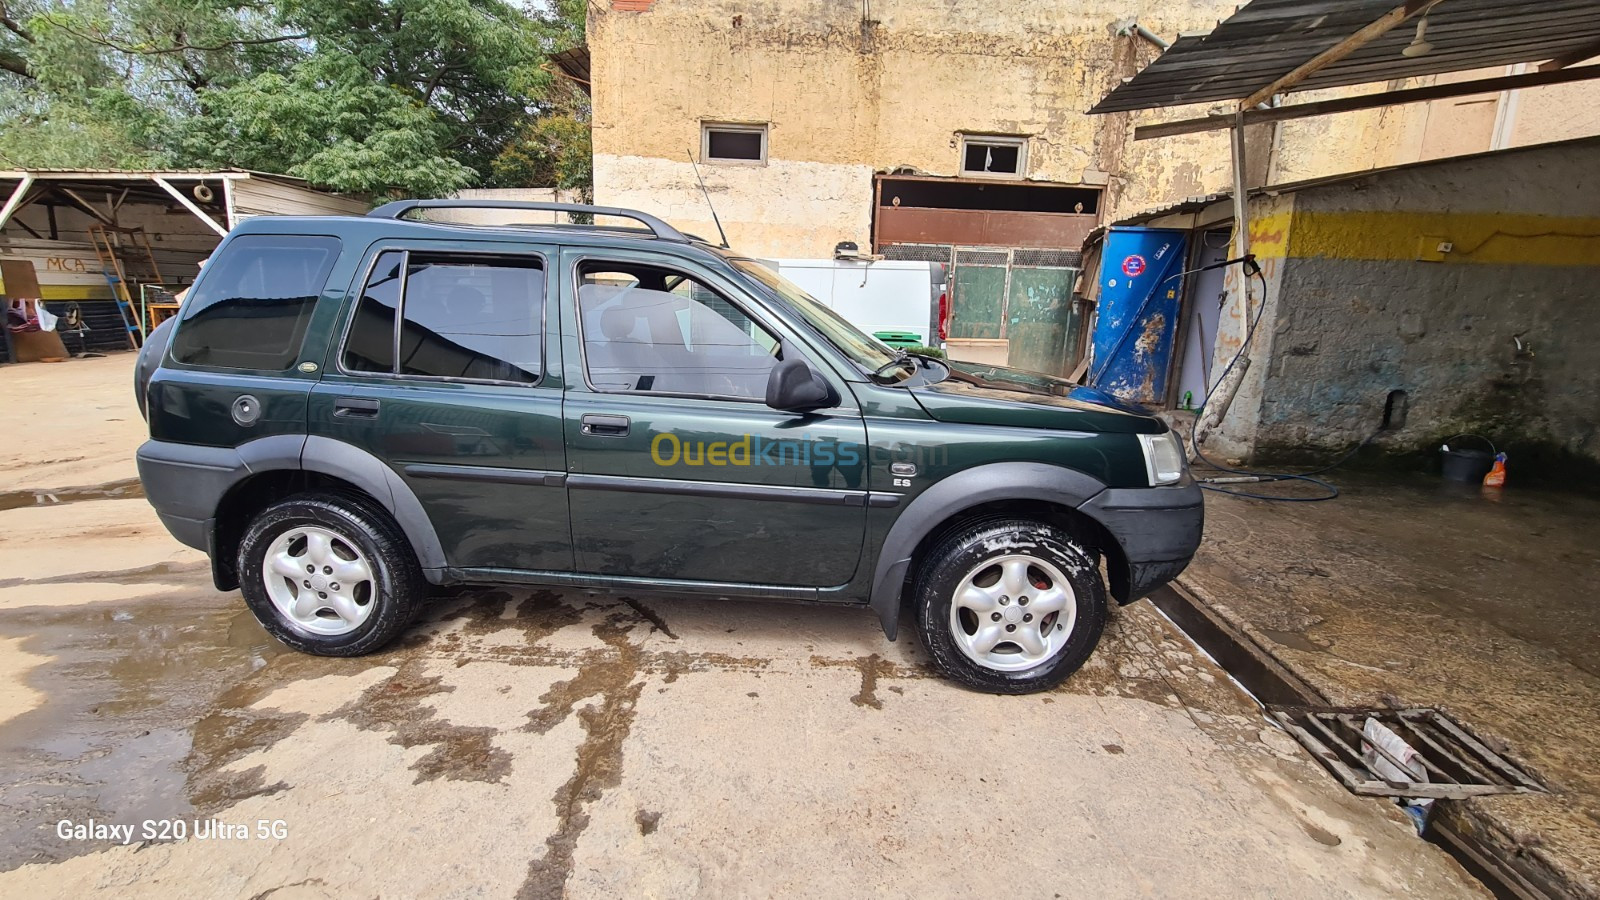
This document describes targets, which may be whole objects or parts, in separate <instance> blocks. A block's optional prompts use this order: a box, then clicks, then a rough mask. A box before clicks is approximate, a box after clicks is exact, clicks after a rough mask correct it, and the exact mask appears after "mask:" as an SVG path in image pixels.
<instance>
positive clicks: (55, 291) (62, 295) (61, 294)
mask: <svg viewBox="0 0 1600 900" xmlns="http://www.w3.org/2000/svg"><path fill="white" fill-rule="evenodd" d="M5 291H6V286H5V282H4V281H3V280H0V294H4V293H5ZM39 292H40V293H41V294H44V297H43V299H45V300H49V301H52V302H54V301H56V300H60V301H63V302H65V301H67V300H110V299H111V288H110V286H108V285H101V286H99V287H95V286H94V285H88V284H41V285H39ZM7 296H10V295H7Z"/></svg>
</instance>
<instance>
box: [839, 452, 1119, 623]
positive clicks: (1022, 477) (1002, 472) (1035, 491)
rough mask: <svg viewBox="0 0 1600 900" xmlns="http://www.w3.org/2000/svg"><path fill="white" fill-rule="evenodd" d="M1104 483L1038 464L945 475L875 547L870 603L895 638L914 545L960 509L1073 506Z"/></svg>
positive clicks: (999, 465)
mask: <svg viewBox="0 0 1600 900" xmlns="http://www.w3.org/2000/svg"><path fill="white" fill-rule="evenodd" d="M1105 489H1106V486H1105V484H1104V483H1103V482H1101V481H1100V480H1099V479H1097V478H1094V477H1093V476H1090V475H1085V474H1084V473H1082V472H1079V471H1077V470H1076V469H1068V468H1064V467H1062V466H1052V465H1049V464H1048V463H1037V462H1004V463H991V464H989V465H986V466H978V467H976V468H972V469H967V470H966V471H963V472H958V473H956V474H954V475H951V476H950V477H948V478H945V479H943V480H942V481H940V482H938V483H937V484H935V485H933V486H932V487H930V488H928V489H927V490H925V491H923V492H922V493H921V494H918V495H917V498H916V499H915V500H912V501H911V504H910V505H909V506H907V507H906V509H905V511H904V512H902V513H901V514H900V517H899V518H897V519H895V523H894V525H893V526H892V527H890V529H889V534H888V535H887V536H886V537H884V539H883V546H882V547H881V548H879V550H878V563H877V567H876V569H875V570H874V572H873V575H872V596H871V601H870V605H871V607H872V610H873V611H874V612H876V613H877V614H878V621H879V622H881V623H882V624H883V633H884V634H885V635H887V636H888V638H889V640H891V641H892V640H894V639H895V635H896V634H897V633H898V632H899V625H900V595H901V589H902V587H903V586H904V585H905V580H906V570H907V569H908V568H909V567H910V566H911V557H912V555H913V554H914V553H915V552H916V549H917V545H919V544H921V543H922V540H923V539H924V538H926V537H927V536H928V535H929V534H930V533H932V531H933V530H934V529H935V528H937V527H939V525H940V523H942V522H944V521H945V520H946V519H949V518H950V517H951V516H953V515H955V514H956V513H959V512H961V511H962V510H964V509H971V508H972V507H974V506H978V505H980V504H984V503H993V502H995V501H997V500H1043V501H1046V502H1050V503H1058V504H1060V505H1062V506H1066V507H1070V508H1072V509H1076V508H1078V507H1079V506H1081V505H1083V503H1085V502H1086V501H1088V500H1090V499H1092V498H1093V497H1095V495H1097V494H1099V493H1100V492H1101V491H1103V490H1105Z"/></svg>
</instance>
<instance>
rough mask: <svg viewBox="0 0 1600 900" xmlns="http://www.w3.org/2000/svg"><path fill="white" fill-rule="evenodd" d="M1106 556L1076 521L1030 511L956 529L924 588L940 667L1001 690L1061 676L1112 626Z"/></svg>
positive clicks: (1039, 687) (939, 550)
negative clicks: (1053, 521)
mask: <svg viewBox="0 0 1600 900" xmlns="http://www.w3.org/2000/svg"><path fill="white" fill-rule="evenodd" d="M1096 558H1097V557H1096V555H1095V553H1094V552H1093V551H1092V550H1091V549H1089V547H1088V546H1087V545H1085V544H1084V543H1083V542H1082V541H1081V540H1080V539H1078V538H1076V537H1073V536H1072V535H1070V534H1069V533H1067V532H1066V531H1064V530H1062V529H1060V528H1057V527H1055V526H1052V525H1047V524H1044V523H1041V522H1034V521H1028V520H1022V519H1017V520H1006V521H992V520H991V521H986V522H979V523H974V524H972V525H968V526H966V527H963V528H960V529H958V530H957V531H955V532H954V533H952V534H951V535H949V536H948V537H946V538H945V539H944V540H943V541H941V542H940V544H939V545H938V546H937V547H935V548H934V550H933V552H932V553H931V554H930V555H929V557H928V560H927V562H926V564H925V565H924V567H923V572H924V573H925V574H924V575H923V577H922V578H920V579H919V580H918V582H917V585H916V587H915V589H914V598H915V602H916V604H917V624H918V626H919V627H920V630H921V632H922V640H923V644H924V646H926V647H927V650H928V654H929V656H931V657H932V660H933V664H934V667H935V668H937V669H938V670H939V672H940V674H942V675H944V676H945V677H947V678H950V679H952V680H954V681H956V682H958V683H960V684H963V685H965V686H967V687H970V688H973V689H974V690H979V691H986V692H989V693H996V694H1026V693H1032V692H1034V691H1043V690H1048V689H1050V688H1053V687H1055V686H1056V685H1058V684H1060V683H1061V682H1062V681H1064V680H1065V679H1066V678H1067V676H1069V675H1071V674H1072V673H1073V672H1076V671H1077V670H1078V668H1079V667H1080V666H1082V665H1083V664H1084V662H1086V661H1087V660H1088V659H1089V655H1090V654H1091V653H1093V652H1094V648H1095V645H1096V644H1098V643H1099V641H1100V633H1101V631H1103V630H1104V628H1105V620H1106V591H1105V585H1104V583H1103V582H1102V580H1101V578H1100V570H1099V566H1098V565H1097V563H1096Z"/></svg>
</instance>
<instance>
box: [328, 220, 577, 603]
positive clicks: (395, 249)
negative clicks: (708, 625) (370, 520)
mask: <svg viewBox="0 0 1600 900" xmlns="http://www.w3.org/2000/svg"><path fill="white" fill-rule="evenodd" d="M547 259H548V257H547V255H546V254H545V253H543V252H541V251H540V250H539V249H538V248H530V247H528V246H527V245H525V244H497V243H492V242H471V243H467V242H431V241H413V242H409V243H395V244H381V245H378V246H376V247H374V248H373V250H372V251H370V252H369V261H368V266H367V269H366V270H365V274H364V277H363V279H361V280H358V281H357V282H356V288H355V290H356V292H357V293H356V295H355V297H354V298H353V301H352V302H351V303H349V304H347V308H348V309H349V310H350V312H347V315H349V316H350V319H349V324H348V326H347V329H346V331H345V333H344V339H343V342H342V343H341V344H340V345H339V346H338V347H337V348H335V350H334V358H332V359H330V360H329V362H328V364H327V367H326V374H325V375H324V377H323V379H322V381H321V383H319V384H318V385H317V387H316V389H315V390H314V391H313V392H312V396H311V408H310V423H311V433H312V434H313V435H321V436H324V437H328V438H332V439H334V440H337V441H341V442H343V443H347V444H352V445H354V446H355V447H357V448H359V449H361V450H364V451H366V452H367V453H370V454H372V455H373V456H376V457H378V458H379V459H380V460H382V461H383V462H384V463H385V464H387V465H388V466H389V467H390V468H392V469H393V470H394V472H395V474H396V475H398V476H399V477H400V479H401V480H402V481H404V482H405V484H406V486H407V487H409V488H410V489H411V490H412V491H413V492H414V493H415V494H416V495H417V499H418V500H419V501H420V502H421V504H422V506H423V508H424V509H425V510H426V512H427V514H428V518H429V519H430V520H431V521H432V523H433V527H434V530H435V531H436V532H438V535H439V540H440V543H441V545H442V546H443V549H444V554H445V558H446V560H447V561H448V563H449V564H450V565H451V566H454V567H457V568H467V569H489V568H492V569H515V570H544V571H558V572H570V571H571V570H572V547H571V541H570V535H569V532H568V530H567V527H568V526H567V504H566V491H565V489H564V488H563V487H562V484H561V482H562V474H563V472H564V470H565V468H566V454H565V448H564V446H563V443H562V435H561V366H560V355H559V354H560V342H559V339H557V338H554V337H549V338H548V339H547V335H553V333H554V332H555V331H556V329H555V328H554V327H547V323H553V322H554V321H555V307H556V304H554V303H553V302H546V298H547V294H553V292H552V291H551V290H550V280H549V279H548V278H547V274H548V272H549V266H548V265H547ZM547 343H548V346H547Z"/></svg>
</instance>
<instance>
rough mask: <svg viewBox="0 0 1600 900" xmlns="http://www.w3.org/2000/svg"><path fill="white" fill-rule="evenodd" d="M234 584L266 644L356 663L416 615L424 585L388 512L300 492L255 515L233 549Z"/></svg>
mask: <svg viewBox="0 0 1600 900" xmlns="http://www.w3.org/2000/svg"><path fill="white" fill-rule="evenodd" d="M239 587H240V592H241V593H243V594H244V599H245V602H246V603H247V604H249V606H250V611H251V612H253V613H254V614H255V617H256V620H257V621H259V622H260V623H261V627H263V628H265V629H266V630H267V632H268V633H270V634H271V635H272V636H273V637H275V638H277V639H278V640H280V641H282V642H283V643H284V644H287V645H288V646H290V647H293V648H294V649H296V650H299V651H301V652H303V653H312V654H315V655H317V656H360V655H362V654H364V653H371V652H373V651H374V650H378V649H380V648H381V647H383V646H384V645H385V644H388V643H389V642H390V641H392V640H394V639H395V638H396V637H397V636H399V635H400V633H401V632H403V631H404V630H405V629H406V627H407V626H408V625H410V624H411V620H412V619H413V618H414V617H415V615H416V612H417V609H418V607H419V605H420V603H421V601H422V598H423V597H425V596H426V595H427V583H426V581H425V580H424V579H423V577H422V570H421V568H420V567H419V566H418V565H417V560H416V556H415V555H414V554H413V553H412V551H411V546H410V545H409V544H408V543H407V542H406V539H405V536H404V535H403V534H401V532H400V529H399V526H397V525H396V524H395V523H394V520H393V519H391V518H390V517H389V515H388V513H387V512H385V511H384V510H382V509H381V508H379V507H377V506H376V505H374V504H372V503H369V502H366V501H365V500H363V499H361V498H357V497H348V496H343V495H324V494H302V495H300V496H297V497H291V498H289V499H287V500H283V501H281V502H279V503H275V504H273V505H272V506H269V507H267V508H266V509H264V510H262V511H261V512H260V513H258V514H257V515H256V517H255V518H254V519H253V520H252V521H251V523H250V526H249V528H248V529H246V531H245V534H244V537H243V539H242V540H241V541H240V542H239Z"/></svg>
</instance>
